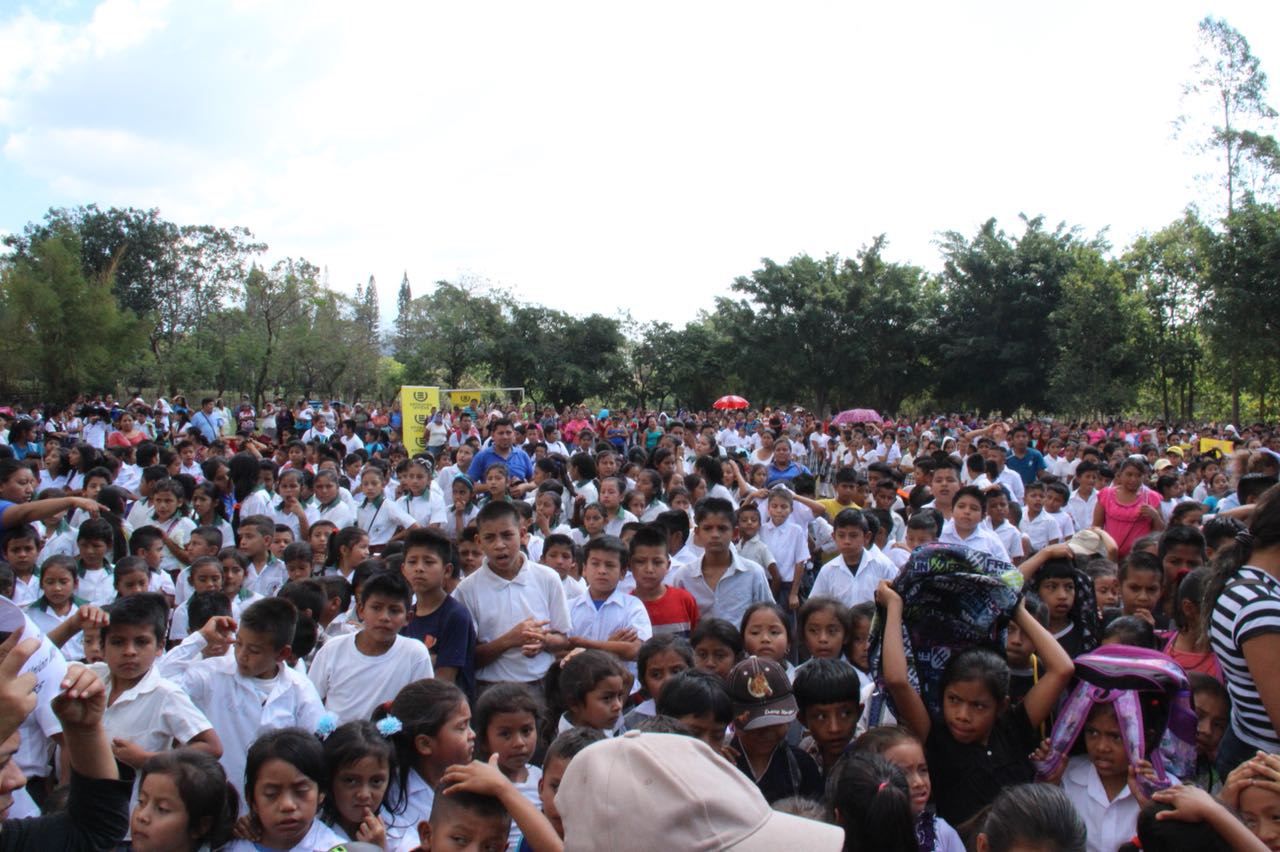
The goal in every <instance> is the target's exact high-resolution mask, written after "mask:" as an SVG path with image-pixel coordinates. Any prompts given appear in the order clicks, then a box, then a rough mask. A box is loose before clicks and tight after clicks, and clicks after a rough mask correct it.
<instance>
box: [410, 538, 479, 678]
mask: <svg viewBox="0 0 1280 852" xmlns="http://www.w3.org/2000/svg"><path fill="white" fill-rule="evenodd" d="M451 553H452V548H451V546H450V545H449V540H448V539H447V538H445V537H444V536H443V535H441V534H440V533H439V532H437V531H436V530H433V529H429V528H425V527H415V528H414V529H411V530H409V532H408V533H406V534H405V537H404V562H403V563H402V564H401V566H400V571H401V573H403V574H404V578H405V580H406V581H408V583H409V587H410V588H412V589H413V594H414V597H415V602H414V608H413V611H412V612H411V614H410V616H411V617H410V618H409V622H408V623H407V624H406V625H405V626H404V627H403V628H402V629H401V630H400V635H402V636H407V637H408V638H410V639H413V640H417V641H419V642H421V643H422V644H423V646H424V647H425V648H426V649H427V651H428V652H429V653H430V655H431V664H432V666H433V667H434V669H435V677H436V679H437V680H448V681H452V682H453V683H456V684H457V685H458V688H459V689H461V690H462V691H463V692H465V693H466V694H467V695H468V696H474V695H475V667H474V665H473V663H472V660H473V657H474V655H475V648H476V629H475V626H474V625H473V624H472V623H471V615H470V613H468V612H467V610H466V607H464V606H463V605H462V604H460V603H458V602H457V601H456V600H455V599H454V598H453V597H452V596H451V595H450V594H449V593H448V592H447V591H445V588H444V581H445V578H446V577H448V576H449V574H450V573H452V571H453V562H452V555H451Z"/></svg>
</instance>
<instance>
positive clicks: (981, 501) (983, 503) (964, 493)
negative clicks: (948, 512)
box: [951, 485, 987, 512]
mask: <svg viewBox="0 0 1280 852" xmlns="http://www.w3.org/2000/svg"><path fill="white" fill-rule="evenodd" d="M961 497H972V498H973V499H975V500H977V501H978V505H979V506H980V507H982V511H984V512H985V511H986V510H987V494H986V492H985V491H983V490H982V489H981V488H979V487H978V486H976V485H965V486H963V487H962V488H960V489H958V490H957V491H956V494H955V496H954V497H952V498H951V505H953V506H954V505H955V504H956V503H958V502H960V498H961Z"/></svg>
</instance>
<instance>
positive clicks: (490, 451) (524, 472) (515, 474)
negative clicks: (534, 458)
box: [467, 446, 533, 482]
mask: <svg viewBox="0 0 1280 852" xmlns="http://www.w3.org/2000/svg"><path fill="white" fill-rule="evenodd" d="M495 463H500V464H504V465H506V466H507V475H508V476H509V477H511V478H512V479H518V480H521V481H522V482H528V481H529V480H531V479H533V462H531V461H529V456H528V454H526V453H525V451H524V450H522V449H520V448H519V447H512V448H511V454H510V455H509V456H507V457H506V458H503V457H502V456H500V455H498V453H497V451H496V450H494V448H493V447H492V446H488V447H485V448H484V449H483V450H481V451H480V452H478V453H476V457H475V458H473V459H472V460H471V467H469V468H467V476H469V477H470V478H471V481H472V482H483V481H484V472H485V471H486V470H488V469H489V466H490V465H492V464H495Z"/></svg>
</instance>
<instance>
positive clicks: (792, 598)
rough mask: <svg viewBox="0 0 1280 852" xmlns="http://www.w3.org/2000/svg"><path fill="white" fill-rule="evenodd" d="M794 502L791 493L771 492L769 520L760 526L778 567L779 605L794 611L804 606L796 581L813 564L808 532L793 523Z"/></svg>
mask: <svg viewBox="0 0 1280 852" xmlns="http://www.w3.org/2000/svg"><path fill="white" fill-rule="evenodd" d="M794 500H795V497H794V495H793V494H792V493H791V491H790V489H788V488H787V487H786V486H778V485H775V486H774V487H773V488H772V489H771V490H770V491H769V517H768V518H767V519H765V520H764V521H763V522H762V523H761V524H760V540H761V541H763V542H764V544H765V546H766V547H768V548H769V552H770V553H772V554H773V558H774V560H775V561H776V563H777V566H778V579H779V585H778V591H777V599H778V605H779V606H781V607H783V608H784V609H785V608H787V607H790V608H791V609H793V610H794V609H797V608H798V607H799V606H800V587H799V585H797V584H796V583H795V582H794V580H795V579H796V577H797V576H801V575H803V574H804V570H805V565H807V564H808V562H809V536H808V534H807V533H806V531H805V528H804V527H800V526H797V525H796V524H793V523H789V520H790V518H791V509H792V506H793V504H794Z"/></svg>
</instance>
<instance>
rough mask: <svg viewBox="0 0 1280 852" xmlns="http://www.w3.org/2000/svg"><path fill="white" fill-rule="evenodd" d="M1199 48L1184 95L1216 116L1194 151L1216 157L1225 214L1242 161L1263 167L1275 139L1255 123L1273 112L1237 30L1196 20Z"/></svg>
mask: <svg viewBox="0 0 1280 852" xmlns="http://www.w3.org/2000/svg"><path fill="white" fill-rule="evenodd" d="M1200 46H1201V47H1200V49H1201V54H1200V58H1199V60H1198V61H1197V62H1196V66H1195V75H1196V76H1195V78H1194V79H1193V80H1191V82H1189V83H1187V84H1186V86H1185V87H1184V94H1188V95H1194V96H1197V97H1200V98H1203V99H1206V100H1208V101H1209V102H1210V103H1211V104H1212V105H1213V107H1214V108H1215V111H1216V118H1214V119H1212V122H1211V128H1210V130H1209V132H1208V134H1207V136H1206V137H1205V138H1203V139H1200V140H1198V142H1197V147H1199V148H1200V149H1201V150H1202V151H1205V152H1212V153H1215V154H1216V155H1217V156H1218V157H1220V158H1221V161H1222V185H1223V189H1224V190H1225V191H1226V202H1227V204H1226V213H1227V215H1228V216H1230V215H1231V214H1232V213H1233V212H1234V211H1235V205H1236V199H1237V195H1238V193H1239V184H1240V181H1241V175H1242V173H1243V171H1244V169H1245V167H1246V165H1247V163H1248V162H1249V161H1250V160H1251V159H1253V160H1254V161H1255V162H1258V163H1260V164H1262V165H1264V166H1266V165H1267V162H1268V159H1269V154H1270V153H1273V152H1274V150H1275V139H1274V138H1271V137H1269V136H1267V135H1266V134H1265V133H1259V132H1258V131H1259V129H1260V123H1261V122H1266V121H1270V120H1271V119H1273V118H1275V117H1276V111H1275V110H1274V109H1272V108H1271V106H1269V105H1268V104H1267V75H1266V72H1264V71H1263V70H1262V63H1261V62H1260V61H1259V60H1258V57H1256V56H1254V55H1253V51H1252V50H1251V49H1250V48H1249V41H1248V39H1246V38H1245V37H1244V35H1243V34H1242V33H1241V32H1240V31H1239V30H1237V29H1235V28H1234V27H1232V26H1231V25H1230V24H1228V23H1227V22H1226V21H1225V20H1223V19H1221V18H1211V17H1206V18H1205V19H1204V20H1202V21H1201V22H1200ZM1189 123H1190V119H1189V118H1188V117H1185V116H1184V117H1182V118H1180V119H1179V121H1178V124H1179V126H1181V127H1186V126H1188V125H1189ZM1250 125H1253V126H1250Z"/></svg>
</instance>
